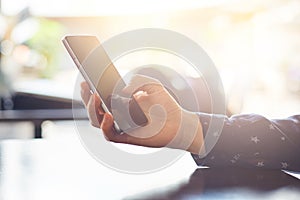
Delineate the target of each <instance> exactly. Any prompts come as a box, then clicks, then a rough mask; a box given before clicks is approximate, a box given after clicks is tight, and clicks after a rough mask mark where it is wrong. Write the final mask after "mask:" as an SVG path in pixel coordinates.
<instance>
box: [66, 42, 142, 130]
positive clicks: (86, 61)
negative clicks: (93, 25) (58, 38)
mask: <svg viewBox="0 0 300 200" xmlns="http://www.w3.org/2000/svg"><path fill="white" fill-rule="evenodd" d="M63 43H64V45H65V46H66V48H67V50H68V52H69V53H70V55H71V57H72V59H73V60H74V62H75V63H76V65H77V67H78V68H79V70H80V71H81V73H82V75H83V76H84V78H85V79H86V80H87V79H88V80H87V82H88V83H89V84H90V86H91V87H93V88H94V89H95V90H96V92H97V93H98V94H99V96H100V98H101V100H102V101H103V103H104V104H105V107H106V108H107V109H108V110H109V112H111V113H112V114H113V116H114V119H115V121H116V123H117V126H118V127H119V128H120V129H121V130H122V131H126V130H130V129H134V128H137V127H140V126H144V125H146V124H147V122H148V120H147V117H146V116H145V114H144V113H143V111H142V109H141V108H140V106H139V105H138V104H137V102H136V101H135V99H134V98H131V97H126V96H122V95H121V94H120V91H121V90H122V88H124V87H125V86H126V84H125V82H124V81H123V79H122V77H121V76H120V74H119V72H118V71H117V69H116V67H115V66H114V65H113V63H112V61H111V59H110V58H109V56H108V55H107V53H106V52H105V50H104V48H103V47H102V46H101V44H100V42H99V40H98V39H97V37H95V36H66V37H65V39H64V40H63Z"/></svg>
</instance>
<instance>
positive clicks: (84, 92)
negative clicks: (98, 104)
mask: <svg viewBox="0 0 300 200" xmlns="http://www.w3.org/2000/svg"><path fill="white" fill-rule="evenodd" d="M80 86H81V90H80V94H81V98H82V100H83V103H84V105H85V106H87V104H88V102H89V99H90V97H91V95H92V93H91V90H90V87H89V85H88V83H87V82H85V81H84V82H82V83H81V84H80Z"/></svg>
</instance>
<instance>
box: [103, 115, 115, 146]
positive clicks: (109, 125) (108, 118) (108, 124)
mask: <svg viewBox="0 0 300 200" xmlns="http://www.w3.org/2000/svg"><path fill="white" fill-rule="evenodd" d="M101 129H102V131H103V134H104V136H105V138H106V139H107V140H108V141H114V138H115V137H116V136H117V134H118V133H117V132H116V131H115V129H114V119H113V116H112V115H111V114H109V113H105V114H104V115H103V121H102V124H101Z"/></svg>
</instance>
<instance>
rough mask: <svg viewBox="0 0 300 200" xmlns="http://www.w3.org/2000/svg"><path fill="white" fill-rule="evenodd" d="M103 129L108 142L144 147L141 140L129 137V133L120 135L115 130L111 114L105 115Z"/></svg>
mask: <svg viewBox="0 0 300 200" xmlns="http://www.w3.org/2000/svg"><path fill="white" fill-rule="evenodd" d="M101 129H102V131H103V134H104V136H105V138H106V139H107V140H108V141H111V142H116V143H124V144H135V145H142V144H143V143H142V142H141V141H140V138H137V137H134V136H131V135H128V134H127V133H118V132H116V131H115V128H114V119H113V116H112V115H111V114H109V113H105V114H104V115H103V122H102V124H101Z"/></svg>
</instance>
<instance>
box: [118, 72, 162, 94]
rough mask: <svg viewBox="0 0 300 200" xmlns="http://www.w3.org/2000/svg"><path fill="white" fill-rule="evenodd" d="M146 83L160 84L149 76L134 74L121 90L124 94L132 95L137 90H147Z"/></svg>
mask: <svg viewBox="0 0 300 200" xmlns="http://www.w3.org/2000/svg"><path fill="white" fill-rule="evenodd" d="M147 85H161V83H160V82H159V81H158V80H157V79H154V78H151V77H149V76H144V75H140V74H136V75H134V76H133V77H132V78H131V80H130V82H129V84H128V85H127V86H126V87H125V88H123V90H122V91H123V92H124V93H126V94H131V95H132V94H134V93H135V92H137V91H139V90H147V88H145V86H147Z"/></svg>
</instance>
